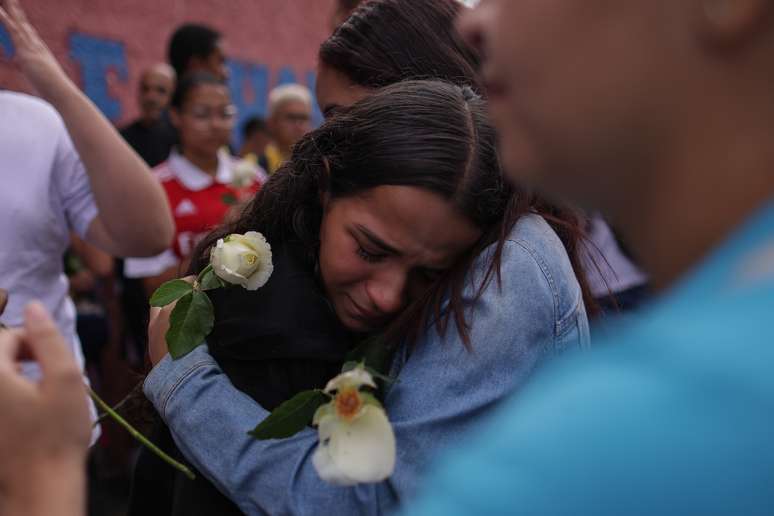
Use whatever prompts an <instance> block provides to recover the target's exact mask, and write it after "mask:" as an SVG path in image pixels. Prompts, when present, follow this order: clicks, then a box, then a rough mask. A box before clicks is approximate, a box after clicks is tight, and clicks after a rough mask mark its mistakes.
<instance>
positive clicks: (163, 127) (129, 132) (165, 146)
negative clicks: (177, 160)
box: [121, 116, 178, 167]
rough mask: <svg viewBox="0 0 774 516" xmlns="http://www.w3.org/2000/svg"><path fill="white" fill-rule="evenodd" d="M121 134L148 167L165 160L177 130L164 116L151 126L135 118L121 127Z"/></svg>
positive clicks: (175, 142) (175, 139)
mask: <svg viewBox="0 0 774 516" xmlns="http://www.w3.org/2000/svg"><path fill="white" fill-rule="evenodd" d="M121 136H123V137H124V140H126V143H128V144H129V145H130V146H131V147H132V148H133V149H134V150H135V152H137V154H139V155H140V157H141V158H142V159H143V160H144V161H145V163H147V164H148V166H149V167H155V166H156V165H158V164H159V163H162V162H164V161H166V159H167V158H168V157H169V153H170V151H171V150H172V147H174V146H175V145H176V144H177V138H178V137H177V131H176V130H175V128H174V127H172V124H171V123H170V121H169V119H168V118H167V117H166V116H162V117H161V118H160V119H159V121H158V122H156V123H155V124H153V125H151V126H146V125H144V124H143V123H142V122H141V121H140V120H136V121H134V122H132V123H131V124H129V125H128V126H126V127H124V128H123V129H121Z"/></svg>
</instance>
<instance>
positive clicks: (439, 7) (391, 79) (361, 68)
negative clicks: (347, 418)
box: [319, 0, 482, 93]
mask: <svg viewBox="0 0 774 516" xmlns="http://www.w3.org/2000/svg"><path fill="white" fill-rule="evenodd" d="M463 9H465V7H464V6H463V5H462V4H461V3H459V2H458V1H457V0H372V1H365V2H362V3H361V4H360V5H359V6H358V7H357V8H356V9H355V10H354V11H353V12H352V14H350V16H349V18H347V20H346V21H345V22H344V23H342V24H341V25H340V26H339V27H338V28H337V29H336V30H335V31H334V33H333V34H332V35H331V36H330V37H329V38H328V39H327V40H326V41H325V42H324V43H323V44H322V45H321V46H320V50H319V59H320V62H321V63H323V64H325V65H326V66H329V67H331V68H333V69H335V70H337V71H338V72H340V73H342V74H343V75H344V76H346V77H347V78H348V79H349V80H350V81H352V82H353V83H354V84H357V85H359V86H364V87H366V88H383V87H384V86H388V85H390V84H394V83H396V82H399V81H404V80H418V79H440V80H444V81H448V82H451V83H453V84H457V85H459V86H470V87H471V88H473V89H474V90H475V91H476V92H478V93H481V91H482V89H481V87H480V83H479V78H478V74H477V70H478V68H479V56H478V54H477V53H476V51H475V50H474V49H473V48H472V47H471V46H470V45H468V44H467V43H466V42H465V40H464V39H463V38H462V37H461V36H460V35H459V34H458V33H457V31H456V30H455V28H454V21H455V19H456V18H457V15H458V14H459V13H460V11H461V10H463Z"/></svg>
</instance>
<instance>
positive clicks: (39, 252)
mask: <svg viewBox="0 0 774 516" xmlns="http://www.w3.org/2000/svg"><path fill="white" fill-rule="evenodd" d="M0 119H1V120H2V121H0V184H1V185H2V187H0V241H1V242H2V245H0V288H4V289H6V290H7V291H8V294H9V299H8V306H7V307H6V309H5V312H4V313H3V315H2V316H0V321H2V322H3V323H4V324H5V325H7V326H21V325H22V324H23V323H24V317H23V311H24V306H25V305H26V304H27V303H29V302H30V301H32V300H34V299H37V300H39V301H41V302H42V303H43V304H44V305H45V307H46V308H47V309H48V311H49V312H50V313H51V314H52V315H53V317H54V320H55V321H56V323H57V325H58V327H59V330H60V331H61V332H62V334H63V335H64V337H65V338H66V339H67V341H68V342H69V343H70V347H71V349H72V352H73V355H74V356H75V359H76V360H77V362H78V364H79V365H80V366H81V368H83V353H82V351H81V346H80V341H79V340H78V337H77V334H76V332H75V306H74V305H73V303H72V301H71V300H70V297H69V295H68V287H69V283H68V281H67V277H66V276H65V274H64V263H63V255H64V252H65V250H66V249H67V247H68V246H69V244H70V232H71V231H73V232H75V233H77V234H78V235H79V236H81V237H85V235H86V232H87V230H88V228H89V225H90V224H91V222H92V221H93V220H94V218H95V217H96V216H97V206H96V204H95V202H94V197H93V195H92V192H91V186H90V183H89V178H88V176H87V175H86V170H85V169H84V167H83V164H82V163H81V160H80V158H79V157H78V154H77V152H76V151H75V148H74V147H73V143H72V141H71V140H70V136H69V135H68V133H67V129H66V128H65V125H64V122H63V121H62V118H61V117H60V116H59V113H57V112H56V110H55V109H54V108H53V107H52V106H50V105H49V104H47V103H45V102H44V101H42V100H40V99H38V98H36V97H31V96H29V95H24V94H21V93H14V92H10V91H0ZM23 368H24V372H25V374H27V375H28V376H29V377H32V378H35V377H37V376H39V374H40V372H39V369H38V366H37V364H33V363H27V364H24V366H23Z"/></svg>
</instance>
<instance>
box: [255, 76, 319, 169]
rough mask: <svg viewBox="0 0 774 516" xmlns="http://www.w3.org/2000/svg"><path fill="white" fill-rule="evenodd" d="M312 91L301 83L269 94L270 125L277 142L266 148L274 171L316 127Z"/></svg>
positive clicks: (269, 166)
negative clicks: (313, 117) (314, 125)
mask: <svg viewBox="0 0 774 516" xmlns="http://www.w3.org/2000/svg"><path fill="white" fill-rule="evenodd" d="M311 121H312V94H311V93H310V91H309V88H307V87H306V86H302V85H300V84H284V85H282V86H277V87H276V88H274V89H273V90H271V92H270V93H269V116H268V126H269V131H271V135H272V138H273V139H274V141H273V142H272V143H270V144H269V145H268V146H267V147H266V160H267V167H266V170H267V171H268V172H269V174H273V173H274V172H275V171H276V170H277V169H278V168H279V167H280V166H281V165H282V164H283V163H284V162H285V161H287V160H288V158H290V152H291V148H292V147H293V145H295V143H296V142H297V141H298V140H300V139H301V137H302V136H304V135H305V134H306V133H308V132H309V131H310V130H311V128H312V122H311Z"/></svg>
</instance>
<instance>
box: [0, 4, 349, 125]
mask: <svg viewBox="0 0 774 516" xmlns="http://www.w3.org/2000/svg"><path fill="white" fill-rule="evenodd" d="M333 1H334V0H217V1H216V0H23V5H24V7H25V9H26V10H27V13H28V16H29V18H30V20H31V22H32V23H33V24H34V25H35V26H36V27H37V28H38V31H39V32H40V34H41V35H42V37H43V38H44V40H45V41H46V43H47V44H48V45H49V47H50V48H51V49H52V51H53V52H54V53H55V54H56V56H57V58H58V59H59V60H60V62H61V63H62V64H63V65H64V67H65V69H66V70H67V72H68V73H69V74H70V75H71V77H73V78H74V79H75V80H76V82H77V83H78V84H79V85H81V87H82V88H84V90H85V91H87V93H88V94H89V96H90V97H91V98H92V99H93V100H94V101H95V102H96V103H97V105H99V106H100V108H102V109H103V111H105V112H106V114H108V116H109V117H110V118H111V119H113V121H114V122H116V123H118V124H119V125H120V124H123V123H125V122H126V121H128V120H130V119H132V118H133V117H134V116H136V114H137V108H136V102H135V92H136V83H137V80H138V77H139V74H140V72H141V70H142V69H143V68H144V67H146V66H147V65H149V64H151V63H154V62H156V61H160V60H164V59H165V55H166V45H167V40H168V38H169V35H170V33H171V32H172V30H173V29H174V27H176V26H177V25H178V24H180V23H183V22H203V23H206V24H209V25H212V26H213V27H215V28H216V29H218V30H220V31H221V32H223V34H224V35H225V39H224V43H225V48H226V50H227V52H228V54H229V57H230V58H231V59H232V60H233V61H234V62H232V63H231V66H232V84H231V88H232V93H233V94H234V96H235V97H237V98H236V99H235V102H236V103H237V105H238V106H239V107H240V110H241V112H242V113H241V114H242V115H243V116H246V115H247V114H248V112H255V113H259V114H260V113H261V112H262V110H263V109H265V101H266V99H265V97H266V94H267V92H268V89H269V88H271V87H272V86H274V85H276V84H277V83H278V82H287V81H291V80H295V81H296V82H300V83H303V84H309V83H313V72H314V68H315V63H316V51H317V47H318V45H319V44H320V42H322V40H323V39H324V38H325V37H326V36H327V35H328V19H329V16H330V14H331V10H332V5H333ZM8 50H9V45H8V37H7V33H5V31H4V30H3V29H2V28H0V87H2V88H7V89H15V90H23V91H29V88H28V85H27V84H26V82H25V81H24V80H23V79H22V78H21V77H20V76H19V73H18V72H17V70H16V69H15V68H14V66H13V65H12V63H11V62H10V61H9V60H8V53H7V51H8ZM87 68H88V70H86V69H87ZM234 72H236V73H234ZM240 79H241V80H240Z"/></svg>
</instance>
